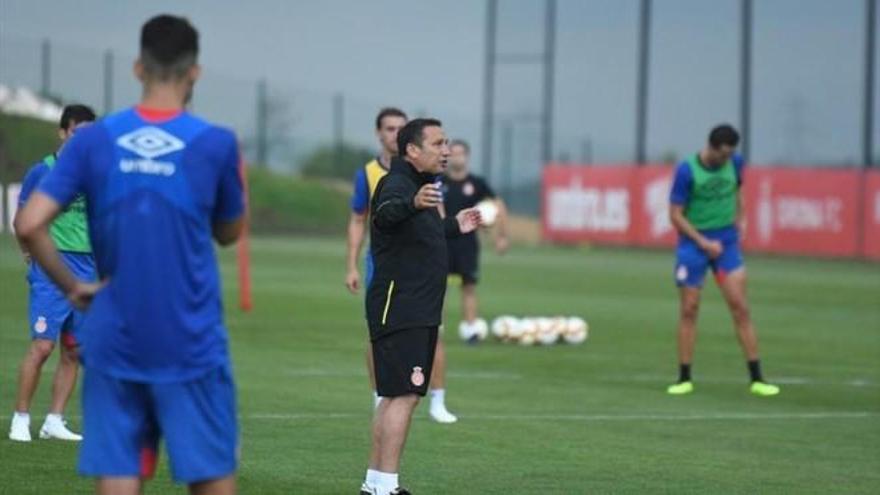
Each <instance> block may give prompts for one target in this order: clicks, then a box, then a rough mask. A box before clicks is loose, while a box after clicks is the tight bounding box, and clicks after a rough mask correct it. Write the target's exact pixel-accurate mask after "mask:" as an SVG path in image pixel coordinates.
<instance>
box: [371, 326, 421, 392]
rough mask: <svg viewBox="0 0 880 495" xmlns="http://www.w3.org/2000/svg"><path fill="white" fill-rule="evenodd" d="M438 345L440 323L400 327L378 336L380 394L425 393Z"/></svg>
mask: <svg viewBox="0 0 880 495" xmlns="http://www.w3.org/2000/svg"><path fill="white" fill-rule="evenodd" d="M436 347H437V327H431V328H412V329H408V330H398V331H396V332H394V333H391V334H388V335H384V336H382V337H379V338H378V339H376V340H374V341H373V364H374V366H373V367H374V369H375V372H376V393H377V394H379V397H399V396H401V395H409V394H416V395H420V396H422V397H424V396H425V394H426V393H427V392H428V382H430V380H431V370H432V369H433V368H434V350H435V349H436Z"/></svg>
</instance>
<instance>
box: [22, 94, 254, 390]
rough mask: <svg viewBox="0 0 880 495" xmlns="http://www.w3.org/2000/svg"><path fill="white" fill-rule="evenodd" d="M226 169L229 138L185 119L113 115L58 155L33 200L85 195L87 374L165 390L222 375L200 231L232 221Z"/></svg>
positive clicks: (231, 155) (208, 263)
mask: <svg viewBox="0 0 880 495" xmlns="http://www.w3.org/2000/svg"><path fill="white" fill-rule="evenodd" d="M144 112H146V111H144ZM153 117H155V116H153ZM238 160H239V152H238V145H237V143H236V139H235V136H234V135H233V133H232V132H231V131H229V130H226V129H222V128H220V127H216V126H214V125H211V124H209V123H208V122H205V121H204V120H201V119H199V118H197V117H195V116H193V115H190V114H189V113H186V112H182V113H178V114H175V115H169V116H166V117H165V120H158V119H157V118H152V117H151V118H150V120H147V118H146V117H144V116H142V115H141V113H140V112H139V111H138V110H136V109H129V110H124V111H121V112H119V113H115V114H113V115H110V116H108V117H106V118H104V119H102V120H100V121H98V122H96V123H95V124H93V125H91V126H88V127H86V128H83V129H81V130H79V131H78V132H77V133H76V134H75V135H74V137H73V138H72V139H71V140H70V141H69V142H68V143H67V145H66V146H65V149H64V153H62V154H61V156H60V157H59V160H58V163H57V164H56V165H55V167H54V168H53V169H52V170H51V172H50V173H49V174H48V175H47V176H46V177H45V179H44V180H43V181H42V183H41V185H40V186H39V188H40V190H41V191H42V192H44V193H45V194H48V195H49V196H51V197H52V198H54V199H55V200H56V201H58V202H59V203H60V204H61V205H67V204H68V203H69V202H70V201H72V200H73V199H74V198H75V197H76V196H77V194H84V195H85V197H86V201H87V205H88V206H87V208H88V210H87V211H88V219H89V230H90V232H91V237H92V242H93V246H92V247H93V250H94V255H95V259H96V262H97V267H98V273H99V275H100V277H101V278H102V279H103V278H107V279H109V283H108V285H107V287H105V288H104V289H103V290H101V291H100V292H99V293H98V295H97V296H96V297H95V299H94V301H93V302H92V305H91V307H90V308H89V310H88V312H87V314H86V317H85V320H84V322H83V328H84V329H85V331H84V332H83V336H84V339H83V342H82V346H83V348H82V356H83V363H84V364H85V366H86V367H87V368H89V369H95V370H98V371H100V372H103V373H106V374H108V375H111V376H114V377H116V378H120V379H126V380H132V381H139V382H148V383H168V382H178V381H188V380H192V379H195V378H198V377H199V376H201V375H203V374H204V373H206V372H208V371H210V370H212V369H214V368H216V367H217V366H220V365H224V364H226V363H227V361H228V359H229V354H228V350H227V335H226V329H225V328H224V325H223V307H222V300H221V286H220V275H219V272H218V269H217V260H216V257H215V253H214V244H213V240H212V224H213V223H214V222H215V221H233V220H235V219H237V218H238V217H240V216H241V215H242V214H243V212H244V199H243V193H242V184H241V178H240V176H239V172H238Z"/></svg>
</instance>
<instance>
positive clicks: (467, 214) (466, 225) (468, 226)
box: [455, 208, 483, 234]
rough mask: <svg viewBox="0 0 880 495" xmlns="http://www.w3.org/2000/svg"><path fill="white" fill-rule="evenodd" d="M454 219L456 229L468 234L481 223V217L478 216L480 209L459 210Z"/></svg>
mask: <svg viewBox="0 0 880 495" xmlns="http://www.w3.org/2000/svg"><path fill="white" fill-rule="evenodd" d="M455 219H456V220H457V221H458V229H459V230H461V233H462V234H469V233H471V232H473V231H475V230H477V229H478V228H480V225H482V223H483V217H482V216H480V211H479V210H477V209H476V208H468V209H466V210H461V211H460V212H458V215H455Z"/></svg>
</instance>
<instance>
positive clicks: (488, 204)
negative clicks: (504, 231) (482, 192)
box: [476, 199, 498, 227]
mask: <svg viewBox="0 0 880 495" xmlns="http://www.w3.org/2000/svg"><path fill="white" fill-rule="evenodd" d="M476 208H477V211H479V212H480V216H481V217H482V218H483V225H484V226H485V227H491V226H492V225H493V224H494V223H495V219H497V218H498V205H497V204H495V200H494V199H484V200H483V201H480V202H479V203H477V206H476Z"/></svg>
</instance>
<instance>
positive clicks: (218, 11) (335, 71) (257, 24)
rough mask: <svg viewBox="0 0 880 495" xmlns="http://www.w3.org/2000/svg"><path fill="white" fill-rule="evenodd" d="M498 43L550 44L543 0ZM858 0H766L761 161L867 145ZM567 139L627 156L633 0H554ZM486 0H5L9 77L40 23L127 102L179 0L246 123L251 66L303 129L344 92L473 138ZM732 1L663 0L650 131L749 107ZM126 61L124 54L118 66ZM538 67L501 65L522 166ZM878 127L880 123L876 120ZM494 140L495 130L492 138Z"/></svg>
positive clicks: (317, 131) (326, 127)
mask: <svg viewBox="0 0 880 495" xmlns="http://www.w3.org/2000/svg"><path fill="white" fill-rule="evenodd" d="M499 3H500V6H501V7H500V18H499V41H498V46H499V50H500V51H505V52H532V53H537V52H540V51H541V49H542V45H541V43H542V40H543V24H542V23H543V2H542V1H539V0H501V1H500V2H499ZM864 3H865V2H864V1H863V0H835V1H828V0H758V1H756V2H755V26H754V28H755V31H754V43H755V53H754V62H755V66H754V90H753V96H754V100H753V101H754V110H753V132H752V136H751V148H752V159H753V160H752V161H754V162H764V163H770V162H789V163H791V162H796V161H797V162H837V163H842V162H857V161H858V160H859V154H860V146H861V144H860V143H861V141H860V136H861V128H860V122H861V108H862V103H861V102H862V100H861V98H862V84H863V77H864V75H863V36H864V24H865V22H864V12H863V8H864ZM558 4H559V7H558V14H559V15H558V34H557V48H558V54H557V73H556V91H557V93H556V101H555V114H556V118H555V121H554V124H555V127H556V137H555V150H554V151H555V154H556V155H557V156H559V155H561V154H567V155H569V156H572V157H573V158H579V157H580V156H581V154H582V152H583V149H584V143H586V142H587V141H588V140H589V142H590V143H591V145H592V154H593V158H594V159H596V160H601V161H627V160H631V159H632V158H633V142H634V125H635V123H634V111H635V69H636V59H635V49H636V23H637V11H638V2H637V1H636V0H559V2H558ZM485 10H486V9H485V2H483V1H479V0H447V1H443V2H428V1H420V0H370V1H361V0H322V1H318V0H298V1H294V0H288V1H284V0H250V1H248V2H232V1H217V0H214V1H210V0H194V1H181V0H177V1H168V0H153V1H150V2H131V1H119V0H79V1H76V2H71V1H38V0H0V82H7V83H16V84H22V83H24V84H28V85H37V84H38V82H39V65H38V64H37V60H38V58H37V53H38V51H37V49H36V47H37V44H36V40H39V39H42V38H45V37H49V38H51V39H52V40H53V44H54V45H53V46H54V47H55V51H54V57H53V74H52V79H53V89H54V90H56V91H57V92H60V93H61V94H62V95H63V96H65V97H66V98H78V99H83V100H86V101H89V102H91V103H93V104H95V105H98V106H100V104H101V101H102V100H101V96H100V95H101V92H100V88H101V86H100V82H101V80H102V79H101V75H100V74H101V58H100V53H102V52H103V51H104V50H107V49H112V50H114V53H115V54H116V56H117V70H116V74H117V76H116V77H115V78H114V80H115V81H116V83H115V84H116V90H115V94H116V97H115V101H114V103H115V106H122V105H124V104H128V103H129V102H130V101H131V100H133V99H135V98H136V96H137V92H136V86H135V85H134V83H133V81H132V79H131V78H130V76H129V69H128V66H129V64H130V57H131V56H133V55H134V54H135V53H136V49H137V36H138V30H139V27H140V25H141V24H142V23H143V21H144V20H145V19H147V18H148V17H150V16H152V15H154V14H157V13H161V12H171V13H178V14H183V15H186V16H187V17H189V18H190V19H191V20H192V21H193V23H194V24H195V25H196V27H197V28H198V29H199V31H200V33H201V41H202V57H201V62H202V64H203V66H204V67H205V68H206V72H207V76H206V77H205V79H204V80H203V81H202V83H201V84H200V86H199V88H198V89H197V97H196V110H197V111H202V112H205V113H207V114H208V115H209V116H211V117H215V118H218V119H220V120H224V121H226V123H227V124H229V125H232V126H235V127H236V128H237V129H238V130H239V132H240V133H243V134H247V133H249V132H252V130H253V129H252V127H253V126H252V122H253V118H252V115H253V111H252V110H253V101H254V96H253V95H254V81H255V80H256V79H258V78H261V77H265V78H266V79H267V80H268V81H269V83H270V86H271V87H272V90H273V94H275V95H277V96H280V97H281V100H285V101H287V102H288V105H289V107H292V108H289V109H288V110H289V113H290V114H291V115H290V119H289V120H290V121H291V122H290V123H291V126H292V132H293V133H294V134H296V135H297V136H302V139H303V140H304V141H307V140H309V139H311V140H316V139H323V138H325V137H327V136H329V135H330V132H331V121H330V115H331V113H330V112H331V108H332V107H331V105H330V95H332V94H333V93H334V92H337V91H338V92H342V93H343V94H344V95H345V98H346V103H347V104H346V126H345V133H346V136H347V137H348V138H350V139H353V140H355V141H358V142H362V143H365V144H370V143H372V138H371V134H370V131H371V119H372V117H373V115H374V113H375V111H376V110H377V109H378V107H379V106H381V105H385V104H395V105H399V106H402V107H404V108H405V109H407V110H409V111H410V112H411V113H427V114H431V115H436V116H438V117H440V118H442V119H444V120H445V121H447V123H448V126H449V127H450V129H449V130H450V133H452V134H455V135H462V136H464V137H467V138H470V139H471V140H472V141H474V142H475V143H474V144H475V145H477V146H479V139H480V134H479V131H480V119H481V108H482V106H481V105H482V81H483V59H484V31H483V29H484V24H485ZM738 14H739V1H738V0H655V2H654V18H653V29H652V41H653V45H652V58H651V79H650V82H651V85H650V98H651V100H650V101H651V103H650V109H649V132H648V136H649V137H648V148H649V150H648V151H649V155H650V156H651V157H653V158H657V157H659V156H661V155H663V154H665V153H675V154H678V155H679V156H680V155H681V154H684V153H688V152H691V151H693V150H696V149H697V148H698V147H699V146H700V145H701V144H702V142H703V140H704V139H705V135H706V132H707V130H708V128H709V127H710V126H711V125H713V124H715V123H718V122H721V121H730V122H732V123H734V124H737V123H738V122H737V118H738V105H739V104H738V100H737V97H738V72H739V71H738V66H737V63H738V39H739V38H738V32H739V25H738V19H739V16H738ZM120 66H121V67H120ZM541 80H542V79H541V73H540V70H539V67H533V66H506V67H501V68H500V69H499V72H498V76H497V81H498V89H497V90H498V111H499V114H500V115H501V116H507V117H508V118H511V119H512V122H513V126H514V127H513V129H514V139H515V145H514V152H515V155H516V167H517V169H518V170H519V171H518V172H517V176H518V177H520V178H523V179H525V178H528V177H531V176H534V175H536V174H537V170H538V169H537V153H538V146H537V144H538V140H537V128H536V126H535V125H534V123H533V122H531V121H530V120H529V119H528V116H529V115H535V114H537V113H539V112H540V101H541V100H540V92H541V85H540V84H541ZM876 134H877V138H876V139H877V140H880V132H877V133H876ZM496 142H497V141H496Z"/></svg>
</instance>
